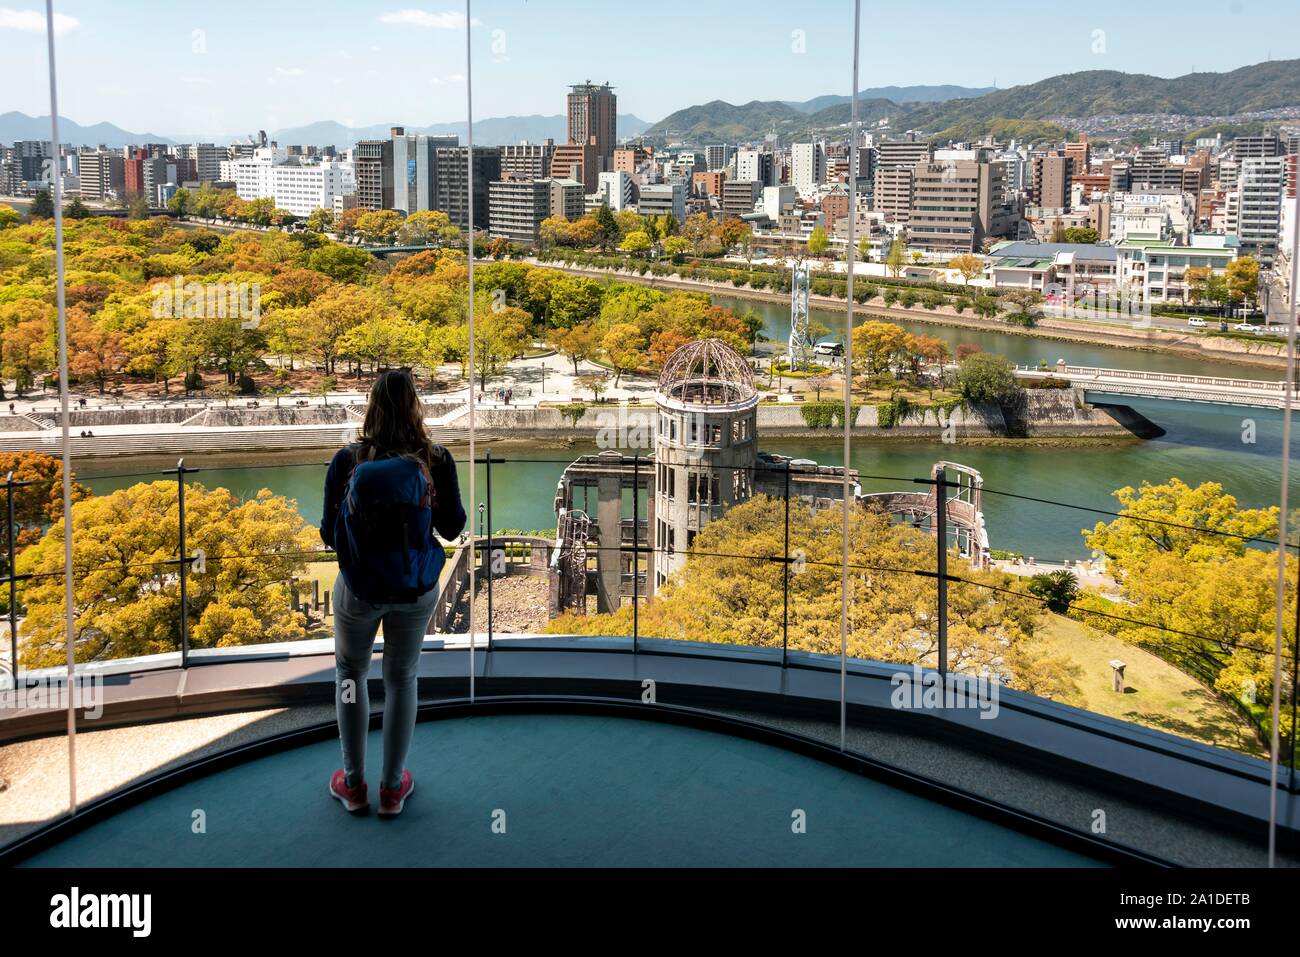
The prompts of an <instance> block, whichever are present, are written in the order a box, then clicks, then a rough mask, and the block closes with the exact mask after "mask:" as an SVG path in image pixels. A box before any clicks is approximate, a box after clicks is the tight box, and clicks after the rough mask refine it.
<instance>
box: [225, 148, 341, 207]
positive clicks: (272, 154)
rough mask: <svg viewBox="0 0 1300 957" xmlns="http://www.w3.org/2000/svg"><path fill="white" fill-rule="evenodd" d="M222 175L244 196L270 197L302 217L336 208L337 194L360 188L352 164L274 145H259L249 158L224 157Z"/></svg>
mask: <svg viewBox="0 0 1300 957" xmlns="http://www.w3.org/2000/svg"><path fill="white" fill-rule="evenodd" d="M220 176H221V179H223V180H229V181H231V182H233V183H234V184H235V192H236V193H237V194H238V195H239V198H240V199H266V198H269V199H272V200H274V202H275V205H276V207H277V208H279V209H283V210H285V211H286V212H290V213H292V214H293V215H295V216H301V217H307V216H310V215H311V214H312V212H314V211H315V210H317V209H330V210H332V209H334V208H335V198H336V197H340V196H346V195H349V194H351V193H354V192H356V189H357V186H356V179H355V177H354V176H353V168H352V166H351V165H350V164H348V163H340V162H336V161H334V160H329V159H325V160H322V161H320V162H316V161H313V160H312V159H310V158H306V157H302V156H289V155H288V152H287V151H286V150H283V149H280V148H278V147H272V146H268V147H265V148H263V147H260V146H259V147H258V148H256V149H255V150H253V155H252V156H251V157H249V158H248V159H238V160H226V161H224V162H223V163H222V164H221V172H220ZM358 205H360V204H359V203H358Z"/></svg>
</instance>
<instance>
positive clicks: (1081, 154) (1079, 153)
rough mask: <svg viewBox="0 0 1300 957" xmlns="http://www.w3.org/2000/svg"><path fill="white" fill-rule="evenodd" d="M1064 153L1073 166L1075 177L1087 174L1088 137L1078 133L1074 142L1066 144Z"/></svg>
mask: <svg viewBox="0 0 1300 957" xmlns="http://www.w3.org/2000/svg"><path fill="white" fill-rule="evenodd" d="M1064 152H1065V155H1066V156H1068V157H1069V158H1070V160H1071V161H1072V162H1073V164H1074V173H1075V175H1078V174H1080V173H1086V172H1088V137H1087V135H1086V134H1084V133H1080V134H1079V139H1078V140H1077V141H1076V142H1074V143H1066V144H1065V150H1064Z"/></svg>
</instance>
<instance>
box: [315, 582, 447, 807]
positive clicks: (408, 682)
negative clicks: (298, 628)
mask: <svg viewBox="0 0 1300 957" xmlns="http://www.w3.org/2000/svg"><path fill="white" fill-rule="evenodd" d="M437 602H438V590H437V589H436V588H434V589H432V590H430V591H428V592H426V593H425V594H424V595H422V596H420V598H419V599H418V600H417V601H414V602H410V603H398V604H387V605H372V604H371V603H370V602H368V601H364V600H363V599H361V598H358V597H357V596H356V595H354V594H353V593H352V590H351V589H350V588H348V586H347V583H346V582H345V581H344V579H343V575H341V574H340V575H339V577H338V580H337V581H336V582H335V583H334V668H335V679H334V700H335V704H336V707H337V709H338V720H339V741H340V743H341V744H342V746H343V771H344V773H345V774H347V776H348V786H349V787H351V786H353V785H355V784H356V783H357V782H358V781H364V780H365V776H366V735H367V734H368V733H369V729H370V695H369V693H368V689H367V687H366V685H367V682H366V677H367V675H368V674H369V672H370V656H371V652H372V651H373V650H374V644H375V633H376V632H377V631H378V629H379V625H380V623H382V624H383V626H384V651H383V655H384V664H383V667H384V768H383V773H382V774H381V775H380V778H379V786H380V787H384V788H395V787H397V785H398V784H399V783H400V782H401V778H402V768H403V767H404V766H405V762H406V752H407V751H408V750H409V749H410V747H411V735H412V734H414V732H415V710H416V704H417V695H416V673H417V671H418V670H419V664H420V649H421V648H422V647H423V645H424V636H425V633H426V632H427V631H428V627H429V619H430V618H431V617H432V616H433V610H434V607H435V606H436V605H437Z"/></svg>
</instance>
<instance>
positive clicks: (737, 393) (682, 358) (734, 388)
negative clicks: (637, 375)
mask: <svg viewBox="0 0 1300 957" xmlns="http://www.w3.org/2000/svg"><path fill="white" fill-rule="evenodd" d="M657 391H658V394H659V398H661V399H669V400H675V402H677V403H681V404H683V405H686V406H716V405H735V404H742V403H746V402H748V401H750V400H752V399H755V398H756V397H757V396H758V390H757V389H756V388H754V373H753V371H752V370H751V369H750V367H749V363H748V362H746V361H745V357H744V356H742V355H741V354H740V353H739V352H737V351H736V350H735V349H733V348H732V347H731V346H729V345H727V344H726V343H725V342H723V341H722V340H721V339H697V340H695V341H694V342H688V343H687V344H686V345H684V346H682V347H681V348H680V349H678V350H677V351H676V352H674V353H673V354H672V355H671V356H669V357H668V361H667V362H665V363H664V367H663V371H662V372H660V373H659V384H658V386H657Z"/></svg>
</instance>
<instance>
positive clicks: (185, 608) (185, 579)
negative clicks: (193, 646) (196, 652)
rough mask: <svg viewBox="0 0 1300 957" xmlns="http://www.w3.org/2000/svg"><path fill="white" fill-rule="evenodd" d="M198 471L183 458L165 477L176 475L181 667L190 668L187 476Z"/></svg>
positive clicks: (178, 460)
mask: <svg viewBox="0 0 1300 957" xmlns="http://www.w3.org/2000/svg"><path fill="white" fill-rule="evenodd" d="M197 471H198V469H187V468H186V467H185V459H184V457H181V458H179V459H177V460H176V468H174V469H168V470H167V471H166V472H164V473H163V474H164V475H171V474H172V473H173V472H175V473H176V516H177V536H176V537H177V542H176V547H177V556H178V557H177V558H176V563H177V570H178V572H179V573H180V583H181V667H182V668H188V667H189V666H190V596H189V573H190V553H189V545H188V541H187V530H186V527H185V476H186V475H190V474H192V473H194V472H197Z"/></svg>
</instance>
